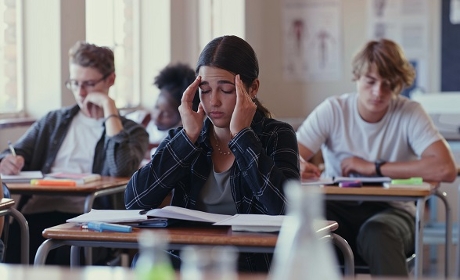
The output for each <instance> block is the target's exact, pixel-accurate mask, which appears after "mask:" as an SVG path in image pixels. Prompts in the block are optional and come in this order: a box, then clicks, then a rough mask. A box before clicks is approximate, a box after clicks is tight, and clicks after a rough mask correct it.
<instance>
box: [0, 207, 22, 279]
mask: <svg viewBox="0 0 460 280" xmlns="http://www.w3.org/2000/svg"><path fill="white" fill-rule="evenodd" d="M13 205H14V200H12V199H10V198H2V199H1V200H0V216H5V215H11V216H13V218H15V219H16V220H17V221H18V224H19V227H20V228H21V263H23V264H29V226H28V225H27V221H26V219H25V218H24V216H23V215H22V214H21V212H19V211H18V210H16V209H15V208H13ZM7 222H8V221H5V223H7ZM0 235H1V233H0ZM5 246H6V244H5ZM14 249H16V248H10V250H14ZM0 275H2V274H1V273H0Z"/></svg>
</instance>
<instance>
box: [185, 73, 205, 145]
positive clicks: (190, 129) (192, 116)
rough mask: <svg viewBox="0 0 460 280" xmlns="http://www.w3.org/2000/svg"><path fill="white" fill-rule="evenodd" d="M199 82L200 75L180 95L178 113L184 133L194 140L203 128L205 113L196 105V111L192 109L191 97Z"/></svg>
mask: <svg viewBox="0 0 460 280" xmlns="http://www.w3.org/2000/svg"><path fill="white" fill-rule="evenodd" d="M200 82H201V76H198V77H196V79H195V81H193V83H192V84H191V85H189V86H188V88H187V89H186V90H185V91H184V94H183V95H182V100H181V104H180V106H179V114H180V117H181V119H182V126H183V127H184V130H185V133H186V134H187V136H188V138H189V139H190V141H192V142H193V143H195V142H196V140H197V139H198V136H200V133H201V129H202V128H203V121H204V118H205V113H204V110H203V107H202V106H201V103H200V105H199V106H198V111H197V112H195V111H193V109H192V108H193V107H192V106H193V98H194V96H195V93H196V91H197V90H198V86H199V85H200Z"/></svg>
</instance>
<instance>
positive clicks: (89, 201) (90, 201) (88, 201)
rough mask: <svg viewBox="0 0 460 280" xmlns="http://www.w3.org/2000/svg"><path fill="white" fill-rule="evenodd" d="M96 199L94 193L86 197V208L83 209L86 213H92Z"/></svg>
mask: <svg viewBox="0 0 460 280" xmlns="http://www.w3.org/2000/svg"><path fill="white" fill-rule="evenodd" d="M94 198H95V196H94V193H92V194H89V195H87V196H86V199H85V206H84V208H83V212H84V213H88V212H89V211H91V208H93V202H94Z"/></svg>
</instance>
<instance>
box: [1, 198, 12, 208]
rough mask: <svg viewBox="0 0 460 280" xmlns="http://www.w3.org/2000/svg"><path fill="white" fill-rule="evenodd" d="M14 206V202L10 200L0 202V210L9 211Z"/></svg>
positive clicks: (5, 199) (3, 199) (4, 199)
mask: <svg viewBox="0 0 460 280" xmlns="http://www.w3.org/2000/svg"><path fill="white" fill-rule="evenodd" d="M13 205H14V200H12V199H11V198H2V199H1V200H0V210H5V209H9V208H10V207H12V206H13Z"/></svg>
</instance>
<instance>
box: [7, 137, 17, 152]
mask: <svg viewBox="0 0 460 280" xmlns="http://www.w3.org/2000/svg"><path fill="white" fill-rule="evenodd" d="M8 147H9V148H10V152H11V154H12V155H13V156H16V151H15V150H14V147H13V144H11V141H9V140H8Z"/></svg>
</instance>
